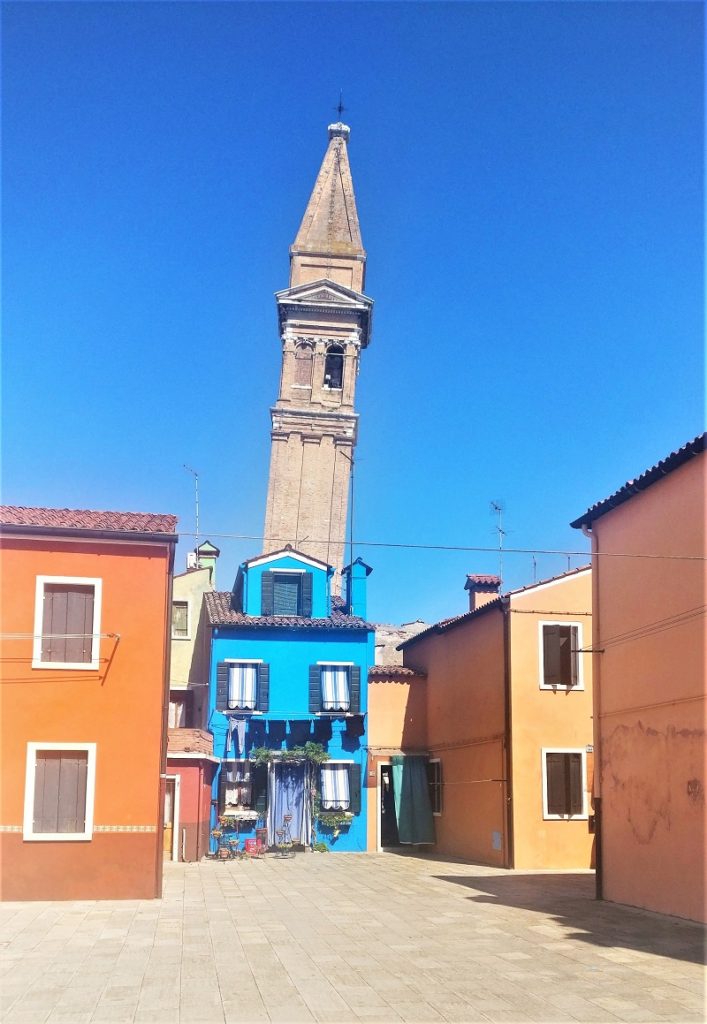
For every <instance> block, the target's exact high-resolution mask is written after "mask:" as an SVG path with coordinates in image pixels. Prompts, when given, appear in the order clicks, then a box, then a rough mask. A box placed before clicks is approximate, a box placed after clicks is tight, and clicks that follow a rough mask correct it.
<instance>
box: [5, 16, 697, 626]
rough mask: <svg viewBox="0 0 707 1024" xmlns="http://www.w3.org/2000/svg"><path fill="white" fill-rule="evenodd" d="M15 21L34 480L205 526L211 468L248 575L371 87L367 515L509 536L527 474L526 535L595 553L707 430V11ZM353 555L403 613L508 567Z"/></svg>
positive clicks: (216, 508)
mask: <svg viewBox="0 0 707 1024" xmlns="http://www.w3.org/2000/svg"><path fill="white" fill-rule="evenodd" d="M2 14H3V65H4V71H3V122H4V129H3V131H4V138H3V149H4V162H3V208H4V209H3V214H4V227H3V248H4V267H3V270H4V281H3V291H4V303H3V306H4V309H3V313H4V346H3V409H2V428H3V430H2V435H3V437H2V440H3V475H2V491H3V494H2V497H3V500H4V501H5V502H6V503H10V504H24V505H48V506H61V507H64V506H69V507H81V508H98V509H119V510H137V511H156V512H172V513H175V514H177V515H178V516H179V520H180V528H181V530H182V531H193V529H194V501H193V478H192V477H191V476H190V475H189V474H188V473H187V472H186V471H185V470H184V469H183V468H182V467H183V464H184V463H186V464H188V465H190V466H192V467H194V468H196V469H197V470H198V471H199V477H200V489H201V532H202V534H203V535H206V536H209V537H210V538H211V539H212V540H213V541H214V542H215V543H217V544H218V545H219V547H220V548H221V550H222V558H221V562H220V564H219V585H220V586H222V587H224V588H226V587H230V585H231V583H232V581H233V578H234V576H235V570H236V567H237V564H238V562H239V561H240V560H241V559H243V558H245V557H248V556H250V555H252V554H255V553H258V552H259V551H260V547H259V543H258V540H237V539H234V537H233V535H249V536H253V537H259V536H260V534H261V533H262V527H263V516H264V505H265V494H266V487H267V472H268V462H269V443H270V441H269V429H270V423H269V411H268V410H269V407H270V405H271V404H272V402H273V401H274V399H275V397H276V393H277V387H278V377H279V365H280V353H279V340H278V337H277V328H276V316H275V306H274V301H273V292H274V291H276V290H277V289H280V288H283V287H286V285H287V277H288V246H289V245H290V244H291V242H292V241H293V239H294V236H295V233H296V231H297V227H298V225H299V221H300V219H301V216H302V213H303V212H304V208H305V205H306V201H307V199H308V196H309V193H310V190H311V188H312V185H313V183H314V179H315V176H316V173H317V170H318V168H319V164H320V162H321V159H322V156H323V154H324V150H325V148H326V125H327V124H328V123H329V121H330V120H334V119H335V114H334V110H333V107H334V106H335V104H336V102H337V101H338V97H339V90H340V89H341V90H343V96H344V103H345V105H346V106H347V108H348V110H347V112H346V114H345V118H346V120H347V122H348V123H349V124H350V125H351V127H352V135H351V143H350V159H351V165H352V172H353V178H354V185H355V188H356V194H357V202H358V209H359V218H360V221H361V228H362V234H363V239H364V244H365V246H366V248H367V251H368V275H367V288H366V290H367V292H368V294H369V295H371V296H372V297H373V298H374V300H375V303H376V306H375V319H374V334H373V339H372V343H371V346H370V348H369V349H368V350H367V351H366V352H365V353H364V355H363V359H362V365H361V373H360V377H359V384H358V399H357V404H358V411H359V412H360V416H361V422H360V441H359V446H358V449H357V468H356V485H355V518H354V537H355V540H357V541H359V542H363V541H375V542H382V543H394V544H422V545H424V544H429V545H448V546H466V547H478V548H488V547H493V545H494V544H495V543H496V538H495V534H494V529H493V528H494V519H493V517H492V516H491V514H490V511H489V502H490V501H491V500H500V501H502V502H503V504H504V507H505V512H504V526H505V527H506V529H507V531H508V535H507V537H506V545H507V546H508V547H515V548H533V549H538V550H541V549H558V550H562V551H565V550H568V549H570V550H573V551H574V550H578V549H580V550H584V549H586V543H585V541H584V539H583V538H582V536H581V534H579V533H578V531H575V530H572V529H570V528H569V525H568V524H569V521H570V520H571V519H573V518H575V517H576V516H578V515H579V514H580V513H581V512H583V511H584V510H585V508H586V507H587V506H588V505H590V504H592V503H593V502H595V501H597V500H599V499H600V498H603V497H605V496H606V495H607V494H609V493H611V492H612V491H614V490H615V489H616V488H617V487H619V486H620V485H621V484H622V483H624V481H625V480H627V479H629V478H630V477H633V476H635V475H637V474H638V473H640V472H642V471H643V470H644V469H645V468H647V467H648V466H649V465H651V464H653V463H654V462H656V461H657V460H658V459H660V458H662V457H664V456H665V455H667V454H668V452H670V451H671V450H673V449H674V448H676V447H679V446H680V445H681V444H683V443H684V442H685V441H687V440H688V439H689V438H691V437H693V436H694V435H695V434H697V433H698V432H700V431H701V430H702V429H703V418H704V375H703V305H702V264H703V237H702V203H703V192H702V190H703V174H702V170H703V168H702V143H703V138H702V134H703V129H702V124H703V111H702V59H703V53H702V48H703V42H702V40H703V33H702V24H701V21H702V9H701V5H699V4H697V3H672V2H671V3H647V4H643V3H596V4H595V3H570V2H568V3H548V4H545V3H453V4H445V3H432V4H424V3H420V4H408V3H398V4H388V3H370V4H358V3H323V4H319V3H297V4H289V3H273V4H269V3H255V4H250V3H208V2H207V3H191V4H189V3H184V4H174V3H137V4H133V3H116V4H111V3H79V4H74V3H56V4H55V3H49V4H42V3H6V4H4V7H3V12H2ZM227 535H231V536H230V537H229V536H227ZM192 544H193V538H191V537H188V536H184V537H183V540H182V542H181V544H180V552H179V556H178V561H179V566H180V567H181V566H183V564H184V559H185V554H186V550H187V548H188V547H190V546H191V545H192ZM356 553H358V554H361V555H362V556H363V557H364V558H365V559H366V560H367V561H368V562H369V563H370V564H371V565H372V566H373V567H374V570H375V571H374V574H373V575H372V576H371V577H370V580H369V583H370V608H369V612H370V616H371V617H372V618H374V619H377V620H379V621H408V620H410V619H414V618H417V617H420V618H424V619H426V620H428V621H433V620H436V619H438V618H441V617H444V616H446V615H451V614H455V613H456V612H458V611H461V610H463V609H464V607H465V598H466V595H465V594H464V592H463V589H462V588H463V584H464V577H465V574H466V573H467V572H494V571H497V569H498V557H497V555H496V554H495V553H494V552H492V551H489V552H484V551H478V552H471V551H466V552H459V551H458V552H439V551H425V550H410V549H405V548H387V547H366V546H363V545H362V544H361V545H360V546H358V547H357V549H356ZM582 561H584V559H583V558H581V557H573V558H571V559H570V564H572V565H577V564H580V563H581V562H582ZM567 565H568V559H567V557H566V556H543V555H538V556H537V558H536V564H535V566H534V565H533V561H532V558H531V556H530V555H513V554H507V555H506V556H505V558H504V579H505V583H506V585H507V586H520V585H523V584H525V583H527V582H530V581H531V580H532V579H533V575H534V573H536V574H537V576H538V578H540V577H543V576H547V575H551V574H553V573H554V572H557V571H561V570H563V569H564V568H566V567H567Z"/></svg>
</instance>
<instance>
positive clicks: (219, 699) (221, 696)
mask: <svg viewBox="0 0 707 1024" xmlns="http://www.w3.org/2000/svg"><path fill="white" fill-rule="evenodd" d="M228 668H229V667H228V665H227V663H226V662H225V661H220V662H219V663H218V665H217V666H216V710H217V711H225V710H226V709H227V708H228Z"/></svg>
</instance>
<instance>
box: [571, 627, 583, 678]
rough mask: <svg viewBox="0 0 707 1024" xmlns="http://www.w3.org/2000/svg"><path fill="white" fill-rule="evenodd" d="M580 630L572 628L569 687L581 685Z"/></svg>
mask: <svg viewBox="0 0 707 1024" xmlns="http://www.w3.org/2000/svg"><path fill="white" fill-rule="evenodd" d="M580 657H581V655H580V653H579V630H578V629H577V627H576V626H570V678H569V685H570V686H577V684H578V683H579V659H580Z"/></svg>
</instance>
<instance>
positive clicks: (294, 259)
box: [264, 123, 373, 589]
mask: <svg viewBox="0 0 707 1024" xmlns="http://www.w3.org/2000/svg"><path fill="white" fill-rule="evenodd" d="M349 133H350V129H349V128H348V127H347V126H346V125H344V124H341V123H337V124H333V125H330V126H329V145H328V148H327V151H326V154H325V157H324V161H323V163H322V166H321V169H320V171H319V175H318V177H317V180H316V183H315V185H314V190H313V192H312V195H311V198H310V200H309V203H308V205H307V209H306V211H305V214H304V218H303V220H302V224H301V226H300V229H299V231H298V232H297V237H296V238H295V241H294V244H293V245H292V247H291V248H290V283H289V287H288V288H286V289H285V290H283V291H280V292H278V293H277V294H276V300H277V309H278V320H279V330H280V340H281V344H282V372H281V377H280V392H279V395H278V397H277V401H276V403H275V405H274V406H273V408H272V409H271V416H272V433H271V439H272V447H271V459H270V477H269V483H268V497H267V505H266V514H265V540H264V550H265V551H271V550H279V549H281V548H284V547H285V545H286V544H290V545H292V547H294V548H295V549H296V550H298V551H303V552H305V553H306V554H308V555H311V556H313V557H315V558H318V559H320V560H321V561H323V562H326V563H327V564H329V565H333V566H335V567H336V568H337V569H339V570H340V569H341V568H342V566H343V555H344V538H345V533H346V520H347V509H348V496H349V481H350V477H351V467H352V464H353V457H354V448H355V445H356V437H357V431H358V415H357V413H356V411H355V407H354V400H355V394H356V378H357V376H358V369H359V359H360V356H361V351H362V350H363V349H364V348H365V347H366V346H367V345H368V343H369V340H370V334H371V315H372V308H373V302H372V300H371V299H369V298H367V297H366V295H364V294H363V288H364V281H365V269H366V253H365V250H364V248H363V243H362V241H361V233H360V229H359V224H358V214H357V212H356V202H355V197H354V191H353V184H352V181H351V171H350V168H349V158H348V152H347V143H348V138H349ZM334 586H335V588H336V589H338V577H335V580H334Z"/></svg>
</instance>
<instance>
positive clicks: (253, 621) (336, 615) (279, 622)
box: [204, 590, 375, 630]
mask: <svg viewBox="0 0 707 1024" xmlns="http://www.w3.org/2000/svg"><path fill="white" fill-rule="evenodd" d="M232 596H233V595H232V594H231V592H230V590H226V591H222V590H214V591H211V592H210V593H206V594H205V595H204V599H205V601H206V611H207V614H208V616H209V622H210V623H211V625H212V626H249V627H250V628H251V629H266V628H272V627H279V628H281V629H292V628H293V627H294V628H296V629H370V630H372V629H374V628H375V627H374V626H372V625H370V623H368V622H366V621H365V620H364V619H360V618H359V617H358V616H357V615H346V614H345V613H344V612H342V611H339V610H338V609H336V608H334V609H332V613H331V615H329V616H327V617H326V618H325V619H305V618H303V617H301V616H299V615H245V614H244V613H243V612H235V611H234V610H233V608H232V607H231V603H232Z"/></svg>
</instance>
